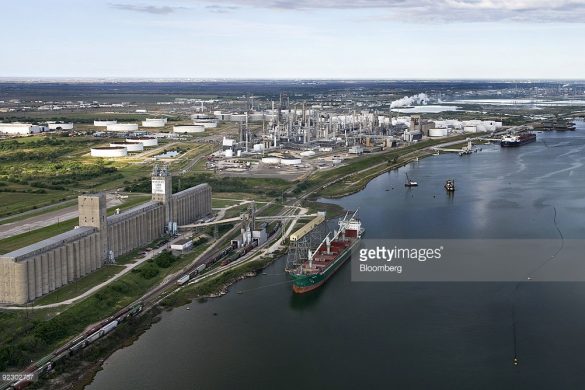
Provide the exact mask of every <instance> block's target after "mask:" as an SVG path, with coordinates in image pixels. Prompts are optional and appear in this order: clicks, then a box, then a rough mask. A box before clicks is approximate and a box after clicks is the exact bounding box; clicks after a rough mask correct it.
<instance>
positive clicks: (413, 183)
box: [404, 173, 418, 187]
mask: <svg viewBox="0 0 585 390" xmlns="http://www.w3.org/2000/svg"><path fill="white" fill-rule="evenodd" d="M404 186H405V187H416V186H418V183H417V182H416V181H414V180H411V179H410V177H408V173H406V182H405V183H404Z"/></svg>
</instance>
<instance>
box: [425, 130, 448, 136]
mask: <svg viewBox="0 0 585 390" xmlns="http://www.w3.org/2000/svg"><path fill="white" fill-rule="evenodd" d="M446 135H447V129H429V137H445V136H446Z"/></svg>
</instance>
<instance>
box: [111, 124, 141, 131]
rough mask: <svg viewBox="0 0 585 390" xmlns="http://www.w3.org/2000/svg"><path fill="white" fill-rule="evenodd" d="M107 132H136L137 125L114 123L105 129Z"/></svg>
mask: <svg viewBox="0 0 585 390" xmlns="http://www.w3.org/2000/svg"><path fill="white" fill-rule="evenodd" d="M106 130H108V131H136V130H138V124H137V123H115V124H112V125H108V126H107V127H106Z"/></svg>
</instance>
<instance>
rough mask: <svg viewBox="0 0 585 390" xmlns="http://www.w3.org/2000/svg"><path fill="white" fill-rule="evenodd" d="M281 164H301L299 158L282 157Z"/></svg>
mask: <svg viewBox="0 0 585 390" xmlns="http://www.w3.org/2000/svg"><path fill="white" fill-rule="evenodd" d="M280 164H282V165H301V164H302V161H301V159H300V158H283V159H281V160H280Z"/></svg>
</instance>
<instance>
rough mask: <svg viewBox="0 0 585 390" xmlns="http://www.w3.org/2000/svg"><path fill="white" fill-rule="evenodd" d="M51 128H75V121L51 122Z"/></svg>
mask: <svg viewBox="0 0 585 390" xmlns="http://www.w3.org/2000/svg"><path fill="white" fill-rule="evenodd" d="M49 130H73V123H49Z"/></svg>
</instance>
